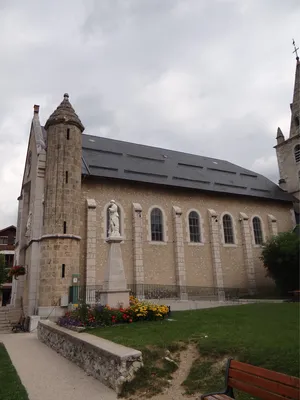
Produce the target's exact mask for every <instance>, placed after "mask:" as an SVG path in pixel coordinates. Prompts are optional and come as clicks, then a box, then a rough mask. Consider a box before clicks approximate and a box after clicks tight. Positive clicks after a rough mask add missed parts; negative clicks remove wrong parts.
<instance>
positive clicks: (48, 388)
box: [0, 333, 117, 400]
mask: <svg viewBox="0 0 300 400" xmlns="http://www.w3.org/2000/svg"><path fill="white" fill-rule="evenodd" d="M0 342H3V343H4V345H5V347H6V349H7V351H8V353H9V355H10V358H11V360H12V362H13V364H14V366H15V368H16V370H17V372H18V374H19V377H20V378H21V380H22V383H23V385H24V386H25V388H26V389H27V392H28V394H29V399H30V400H53V399H55V400H83V399H88V400H116V399H117V395H116V393H115V392H113V391H112V390H110V389H109V388H108V387H106V386H104V385H103V384H102V383H101V382H99V381H97V380H96V379H94V378H92V377H91V376H87V375H86V373H85V372H84V371H83V370H82V369H80V368H79V367H77V366H76V365H75V364H73V363H71V362H70V361H68V360H67V359H65V358H63V357H62V356H60V355H59V354H57V353H56V352H55V351H54V350H52V349H50V348H49V347H47V346H46V345H45V344H43V343H41V342H40V341H39V340H38V339H37V336H36V333H15V334H14V333H12V334H0ZM3 400H9V399H3Z"/></svg>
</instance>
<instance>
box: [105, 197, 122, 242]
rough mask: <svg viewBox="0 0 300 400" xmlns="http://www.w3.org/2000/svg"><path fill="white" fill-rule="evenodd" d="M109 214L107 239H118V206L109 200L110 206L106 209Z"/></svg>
mask: <svg viewBox="0 0 300 400" xmlns="http://www.w3.org/2000/svg"><path fill="white" fill-rule="evenodd" d="M108 212H109V231H108V236H109V237H119V236H120V221H119V218H120V217H119V213H118V206H117V205H116V202H115V201H114V200H111V202H110V206H109V208H108Z"/></svg>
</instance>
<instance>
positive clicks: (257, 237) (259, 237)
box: [252, 217, 263, 244]
mask: <svg viewBox="0 0 300 400" xmlns="http://www.w3.org/2000/svg"><path fill="white" fill-rule="evenodd" d="M252 225H253V234H254V241H255V244H263V234H262V228H261V220H260V219H259V218H258V217H254V218H253V220H252Z"/></svg>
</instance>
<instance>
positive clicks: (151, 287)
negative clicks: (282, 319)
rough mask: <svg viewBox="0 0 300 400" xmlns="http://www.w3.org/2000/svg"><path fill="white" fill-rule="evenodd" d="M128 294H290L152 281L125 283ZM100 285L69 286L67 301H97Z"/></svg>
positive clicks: (196, 297)
mask: <svg viewBox="0 0 300 400" xmlns="http://www.w3.org/2000/svg"><path fill="white" fill-rule="evenodd" d="M127 287H128V289H129V290H130V294H131V295H133V296H136V297H137V298H139V299H145V300H150V299H151V300H152V299H157V300H158V299H169V300H180V299H181V300H183V299H184V300H203V301H204V300H210V301H213V300H219V299H221V298H222V299H223V300H225V301H232V300H239V299H249V300H251V299H265V300H266V299H289V297H291V296H288V295H287V296H282V295H280V293H279V292H278V290H277V289H276V288H274V287H270V286H268V287H257V288H256V289H255V290H254V291H252V292H251V291H250V290H249V289H247V288H237V287H225V288H223V289H220V288H217V287H203V286H184V287H182V286H179V285H156V284H129V285H127ZM102 289H103V287H102V286H101V285H97V286H71V287H70V290H69V303H73V304H79V303H83V302H84V303H88V304H99V303H101V291H102Z"/></svg>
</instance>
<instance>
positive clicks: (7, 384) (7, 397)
mask: <svg viewBox="0 0 300 400" xmlns="http://www.w3.org/2000/svg"><path fill="white" fill-rule="evenodd" d="M0 399H1V400H28V395H27V392H26V390H25V388H24V386H23V385H22V382H21V381H20V378H19V376H18V374H17V372H16V370H15V368H14V366H13V365H12V362H11V360H10V358H9V355H8V353H7V351H6V349H5V347H4V345H3V344H2V343H0Z"/></svg>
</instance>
